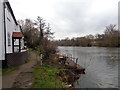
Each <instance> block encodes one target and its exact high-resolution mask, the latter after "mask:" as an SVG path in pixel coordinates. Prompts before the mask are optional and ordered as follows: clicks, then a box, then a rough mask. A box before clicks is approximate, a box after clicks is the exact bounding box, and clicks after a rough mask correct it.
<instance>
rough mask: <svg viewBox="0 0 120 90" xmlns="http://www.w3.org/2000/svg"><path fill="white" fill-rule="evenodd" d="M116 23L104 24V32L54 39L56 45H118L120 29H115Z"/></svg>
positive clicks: (119, 45) (119, 43) (119, 42)
mask: <svg viewBox="0 0 120 90" xmlns="http://www.w3.org/2000/svg"><path fill="white" fill-rule="evenodd" d="M115 27H116V25H112V24H110V25H109V26H106V29H105V31H104V34H96V35H91V34H90V35H87V36H84V37H77V38H72V39H69V38H65V39H62V40H56V41H55V43H56V44H57V45H58V46H82V47H91V46H98V47H120V31H119V30H117V29H116V28H115Z"/></svg>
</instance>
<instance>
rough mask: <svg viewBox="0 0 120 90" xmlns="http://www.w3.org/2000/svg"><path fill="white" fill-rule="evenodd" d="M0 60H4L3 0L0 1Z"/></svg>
mask: <svg viewBox="0 0 120 90" xmlns="http://www.w3.org/2000/svg"><path fill="white" fill-rule="evenodd" d="M0 60H5V45H4V24H3V0H0Z"/></svg>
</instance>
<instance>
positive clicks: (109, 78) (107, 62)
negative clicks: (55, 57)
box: [59, 47, 118, 88]
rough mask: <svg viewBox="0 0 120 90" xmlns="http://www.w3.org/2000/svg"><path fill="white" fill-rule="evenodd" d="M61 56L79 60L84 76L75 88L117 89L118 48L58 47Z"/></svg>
mask: <svg viewBox="0 0 120 90" xmlns="http://www.w3.org/2000/svg"><path fill="white" fill-rule="evenodd" d="M59 50H60V53H61V54H68V53H69V54H72V55H73V56H74V57H76V58H79V61H78V64H80V65H81V66H83V67H85V68H86V70H85V72H86V74H85V75H81V77H80V79H79V80H78V81H77V82H76V83H75V84H74V86H75V87H76V88H117V87H118V48H104V47H59Z"/></svg>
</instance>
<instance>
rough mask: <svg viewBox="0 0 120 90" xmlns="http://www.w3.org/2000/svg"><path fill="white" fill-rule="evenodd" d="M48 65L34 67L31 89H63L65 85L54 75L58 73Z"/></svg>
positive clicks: (57, 70)
mask: <svg viewBox="0 0 120 90" xmlns="http://www.w3.org/2000/svg"><path fill="white" fill-rule="evenodd" d="M59 71H60V70H59V69H56V68H54V67H52V66H50V65H46V64H44V65H42V66H36V67H35V70H34V77H33V81H34V83H33V88H65V83H63V82H62V81H61V80H60V77H58V76H57V75H56V73H57V72H59Z"/></svg>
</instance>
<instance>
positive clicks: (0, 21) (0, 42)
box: [0, 0, 24, 60]
mask: <svg viewBox="0 0 120 90" xmlns="http://www.w3.org/2000/svg"><path fill="white" fill-rule="evenodd" d="M3 1H4V0H0V60H5V40H4V13H3V10H4V7H3ZM5 21H6V53H13V52H12V33H13V32H21V30H20V27H19V25H16V24H15V21H14V19H13V17H12V15H11V13H10V11H9V8H8V7H7V5H6V8H5ZM8 33H9V35H10V39H9V40H10V45H8V41H9V40H8ZM21 42H22V47H21V48H23V47H24V44H23V43H24V42H23V41H21ZM15 43H16V44H18V43H19V42H18V41H16V42H15Z"/></svg>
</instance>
